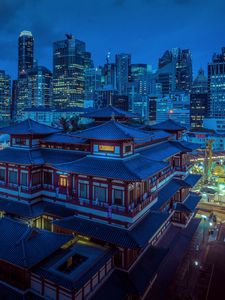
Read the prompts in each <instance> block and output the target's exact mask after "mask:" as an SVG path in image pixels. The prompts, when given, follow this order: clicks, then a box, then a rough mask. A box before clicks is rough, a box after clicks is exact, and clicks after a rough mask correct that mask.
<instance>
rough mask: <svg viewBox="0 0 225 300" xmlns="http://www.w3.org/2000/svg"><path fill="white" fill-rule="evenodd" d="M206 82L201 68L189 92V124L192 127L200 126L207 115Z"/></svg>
mask: <svg viewBox="0 0 225 300" xmlns="http://www.w3.org/2000/svg"><path fill="white" fill-rule="evenodd" d="M207 102H208V83H207V78H206V77H205V75H204V71H203V69H200V70H199V72H198V76H197V77H196V78H195V80H194V81H193V85H192V91H191V94H190V123H191V124H190V125H191V127H192V128H195V127H202V125H203V120H204V118H205V117H206V115H207Z"/></svg>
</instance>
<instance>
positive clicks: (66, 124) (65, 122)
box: [59, 117, 70, 132]
mask: <svg viewBox="0 0 225 300" xmlns="http://www.w3.org/2000/svg"><path fill="white" fill-rule="evenodd" d="M59 123H60V125H61V126H62V128H63V131H64V132H67V131H69V129H70V125H69V122H68V120H67V118H64V117H61V118H60V119H59Z"/></svg>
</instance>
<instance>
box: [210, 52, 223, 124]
mask: <svg viewBox="0 0 225 300" xmlns="http://www.w3.org/2000/svg"><path fill="white" fill-rule="evenodd" d="M208 93H209V95H208V96H209V98H208V117H209V118H216V119H220V118H224V117H225V47H223V48H222V51H221V54H214V55H213V57H212V62H211V63H209V64H208Z"/></svg>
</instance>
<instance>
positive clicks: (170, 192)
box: [151, 179, 190, 210]
mask: <svg viewBox="0 0 225 300" xmlns="http://www.w3.org/2000/svg"><path fill="white" fill-rule="evenodd" d="M184 187H190V186H189V185H188V184H187V183H186V182H184V181H183V180H179V179H171V180H170V181H169V182H168V183H167V184H166V185H165V186H164V187H163V188H162V189H161V190H160V191H159V193H158V200H157V202H156V203H155V204H154V205H153V206H152V207H151V209H152V210H160V208H161V207H162V206H164V205H165V204H166V203H167V202H168V201H169V200H170V199H171V198H172V197H173V196H174V195H175V194H176V192H177V191H179V190H180V189H181V188H184Z"/></svg>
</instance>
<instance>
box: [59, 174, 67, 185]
mask: <svg viewBox="0 0 225 300" xmlns="http://www.w3.org/2000/svg"><path fill="white" fill-rule="evenodd" d="M59 186H61V187H67V176H65V175H60V176H59Z"/></svg>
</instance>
